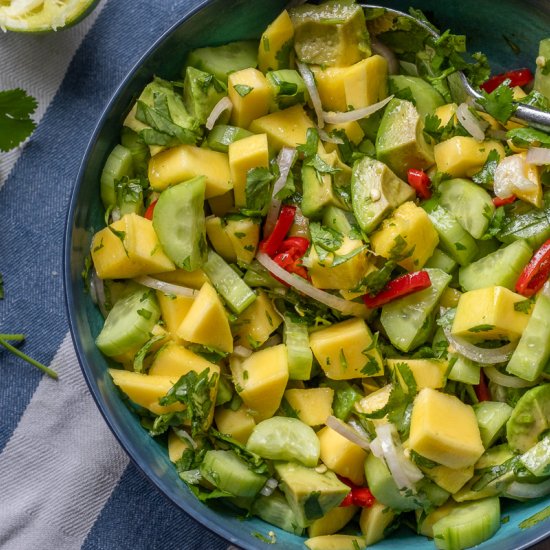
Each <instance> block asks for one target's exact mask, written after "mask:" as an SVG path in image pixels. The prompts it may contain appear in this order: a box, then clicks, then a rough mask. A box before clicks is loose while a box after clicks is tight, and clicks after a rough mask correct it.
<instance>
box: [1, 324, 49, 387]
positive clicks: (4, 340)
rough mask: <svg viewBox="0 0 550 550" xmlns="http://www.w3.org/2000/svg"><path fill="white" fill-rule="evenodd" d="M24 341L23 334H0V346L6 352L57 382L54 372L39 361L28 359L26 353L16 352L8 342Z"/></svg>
mask: <svg viewBox="0 0 550 550" xmlns="http://www.w3.org/2000/svg"><path fill="white" fill-rule="evenodd" d="M23 340H25V335H24V334H0V346H3V347H4V348H6V349H7V350H8V351H10V352H11V353H13V354H14V355H16V356H17V357H19V358H20V359H23V361H26V362H27V363H30V364H31V365H33V366H35V367H36V368H38V369H40V370H41V371H43V372H45V373H46V374H47V375H48V376H50V377H51V378H53V379H54V380H57V378H58V376H57V373H56V372H55V371H53V370H52V369H50V368H48V367H46V365H43V364H42V363H40V362H39V361H36V360H35V359H33V358H32V357H29V356H28V355H27V354H26V353H23V352H22V351H21V350H18V349H17V348H16V347H15V346H12V345H11V344H10V343H9V341H12V342H22V341H23Z"/></svg>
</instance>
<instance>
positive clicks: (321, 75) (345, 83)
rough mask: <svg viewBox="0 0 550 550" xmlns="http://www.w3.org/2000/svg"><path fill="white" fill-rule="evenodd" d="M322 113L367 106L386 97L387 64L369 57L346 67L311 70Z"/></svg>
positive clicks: (376, 56) (374, 56) (378, 58)
mask: <svg viewBox="0 0 550 550" xmlns="http://www.w3.org/2000/svg"><path fill="white" fill-rule="evenodd" d="M312 71H313V74H314V75H315V82H316V84H317V89H318V90H319V95H320V96H321V103H322V104H323V107H324V109H325V110H326V111H348V110H349V109H361V108H363V107H368V106H369V105H372V104H373V103H376V102H377V101H380V100H381V99H384V98H385V97H386V96H387V95H388V63H387V61H386V60H385V59H384V58H383V57H382V56H381V55H372V56H370V57H367V58H366V59H362V60H361V61H358V62H357V63H355V64H354V65H351V66H349V67H326V68H322V67H312Z"/></svg>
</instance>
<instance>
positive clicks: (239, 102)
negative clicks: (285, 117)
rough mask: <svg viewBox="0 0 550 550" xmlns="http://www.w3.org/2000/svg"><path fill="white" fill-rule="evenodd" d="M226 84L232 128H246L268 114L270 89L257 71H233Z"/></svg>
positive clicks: (251, 69) (263, 77) (250, 69)
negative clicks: (231, 107)
mask: <svg viewBox="0 0 550 550" xmlns="http://www.w3.org/2000/svg"><path fill="white" fill-rule="evenodd" d="M227 83H228V87H227V94H228V95H229V99H230V100H231V103H233V110H232V112H231V124H233V126H239V127H240V128H248V127H249V126H250V123H251V122H252V121H253V120H255V119H257V118H260V117H261V116H264V115H266V114H267V113H268V112H269V104H270V101H271V89H270V87H269V84H268V83H267V79H266V78H265V76H264V75H263V74H262V73H261V72H260V71H258V69H253V68H249V69H242V70H241V71H235V72H234V73H231V74H230V75H229V78H228V82H227Z"/></svg>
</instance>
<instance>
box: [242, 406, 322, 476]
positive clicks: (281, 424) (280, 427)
mask: <svg viewBox="0 0 550 550" xmlns="http://www.w3.org/2000/svg"><path fill="white" fill-rule="evenodd" d="M246 447H247V449H248V450H249V451H251V452H253V453H256V454H257V455H259V456H261V457H262V458H268V459H270V460H287V461H296V462H301V463H302V464H304V465H305V466H309V467H315V466H317V463H318V462H319V454H320V452H321V444H320V442H319V438H318V437H317V435H316V433H315V432H314V431H313V428H310V427H309V426H308V425H307V424H304V423H303V422H302V421H301V420H298V419H297V418H286V417H284V416H274V417H273V418H268V419H267V420H263V421H262V422H260V423H259V424H258V425H257V426H256V427H255V428H254V430H253V431H252V433H251V434H250V437H249V438H248V441H247V443H246Z"/></svg>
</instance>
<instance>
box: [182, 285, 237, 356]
mask: <svg viewBox="0 0 550 550" xmlns="http://www.w3.org/2000/svg"><path fill="white" fill-rule="evenodd" d="M176 334H177V336H178V337H180V338H182V339H183V340H186V341H188V342H193V343H194V344H201V345H203V346H209V347H212V348H215V349H219V350H220V351H224V352H227V353H231V352H232V351H233V337H232V336H231V329H230V328H229V319H228V318H227V314H226V312H225V308H224V307H223V304H222V303H221V300H220V298H219V296H218V294H217V293H216V291H215V290H214V288H213V287H212V285H210V283H204V285H202V288H201V289H200V291H199V294H198V295H197V296H196V297H195V301H194V302H193V305H192V306H191V308H190V310H189V311H188V313H187V315H186V316H185V318H184V320H183V322H182V323H181V325H180V326H179V328H178V330H177V332H176Z"/></svg>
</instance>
